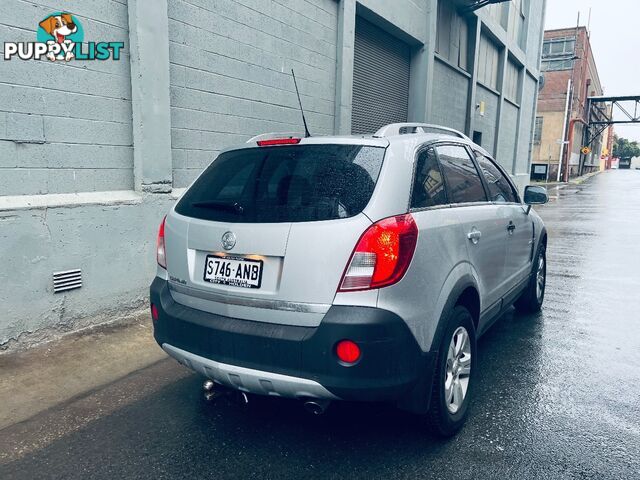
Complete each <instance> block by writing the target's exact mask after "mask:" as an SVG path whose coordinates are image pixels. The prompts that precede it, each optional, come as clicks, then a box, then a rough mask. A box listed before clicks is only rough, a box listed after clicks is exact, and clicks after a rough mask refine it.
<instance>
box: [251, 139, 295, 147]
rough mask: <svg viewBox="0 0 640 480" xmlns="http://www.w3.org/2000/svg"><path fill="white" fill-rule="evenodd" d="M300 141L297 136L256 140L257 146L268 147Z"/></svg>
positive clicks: (293, 143)
mask: <svg viewBox="0 0 640 480" xmlns="http://www.w3.org/2000/svg"><path fill="white" fill-rule="evenodd" d="M298 143H300V139H299V138H272V139H270V140H258V146H259V147H270V146H273V145H296V144H298Z"/></svg>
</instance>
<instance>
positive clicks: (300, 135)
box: [247, 132, 304, 143]
mask: <svg viewBox="0 0 640 480" xmlns="http://www.w3.org/2000/svg"><path fill="white" fill-rule="evenodd" d="M274 138H304V133H300V132H273V133H261V134H260V135H256V136H255V137H251V138H250V139H249V140H247V143H254V142H258V141H260V140H271V139H274Z"/></svg>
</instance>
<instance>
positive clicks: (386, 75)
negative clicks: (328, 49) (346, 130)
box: [351, 17, 411, 133]
mask: <svg viewBox="0 0 640 480" xmlns="http://www.w3.org/2000/svg"><path fill="white" fill-rule="evenodd" d="M355 40H356V42H355V55H354V56H355V58H354V64H353V110H352V117H351V131H352V133H374V132H375V131H376V130H377V129H378V128H380V127H381V126H383V125H386V124H388V123H394V122H406V121H407V109H408V107H409V71H410V65H411V49H410V47H409V45H407V44H406V43H404V42H403V41H401V40H399V39H397V38H396V37H394V36H393V35H390V34H388V33H387V32H385V31H384V30H382V29H380V28H378V27H376V26H375V25H373V24H372V23H370V22H367V21H366V20H363V19H362V18H360V17H357V19H356V39H355Z"/></svg>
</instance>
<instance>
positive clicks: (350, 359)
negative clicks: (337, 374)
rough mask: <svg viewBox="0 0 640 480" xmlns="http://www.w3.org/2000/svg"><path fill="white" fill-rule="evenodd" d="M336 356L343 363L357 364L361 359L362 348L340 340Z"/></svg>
mask: <svg viewBox="0 0 640 480" xmlns="http://www.w3.org/2000/svg"><path fill="white" fill-rule="evenodd" d="M336 355H337V356H338V358H339V359H340V361H341V362H344V363H356V362H357V361H358V360H359V359H360V347H359V346H358V344H357V343H356V342H353V341H351V340H340V341H339V342H338V343H337V344H336Z"/></svg>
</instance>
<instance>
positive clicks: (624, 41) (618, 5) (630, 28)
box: [545, 0, 640, 141]
mask: <svg viewBox="0 0 640 480" xmlns="http://www.w3.org/2000/svg"><path fill="white" fill-rule="evenodd" d="M589 9H591V24H590V27H589V29H590V31H591V45H592V47H593V52H594V55H595V60H596V65H597V66H598V74H599V75H600V80H601V82H602V86H603V88H604V93H605V95H640V1H639V0H547V18H546V26H545V28H546V29H552V28H565V27H573V26H575V25H576V21H577V19H578V11H579V12H580V25H584V26H586V25H587V22H588V20H589ZM632 113H633V112H632ZM616 132H617V133H618V134H619V135H620V136H623V137H627V138H632V139H634V140H638V141H640V125H631V126H625V125H616Z"/></svg>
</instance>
